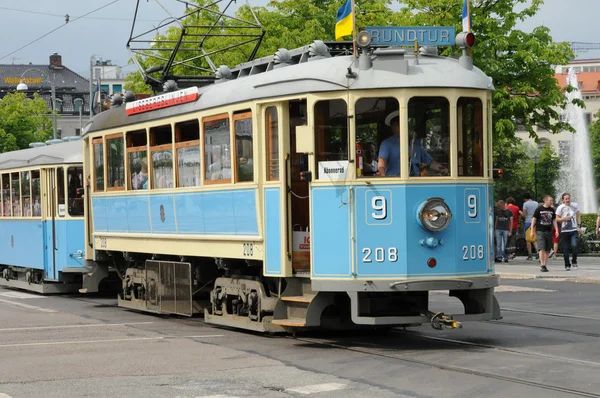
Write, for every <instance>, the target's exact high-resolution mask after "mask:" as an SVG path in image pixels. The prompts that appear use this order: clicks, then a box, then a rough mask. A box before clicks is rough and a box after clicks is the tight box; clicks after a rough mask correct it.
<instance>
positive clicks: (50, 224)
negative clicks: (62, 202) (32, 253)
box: [44, 169, 57, 279]
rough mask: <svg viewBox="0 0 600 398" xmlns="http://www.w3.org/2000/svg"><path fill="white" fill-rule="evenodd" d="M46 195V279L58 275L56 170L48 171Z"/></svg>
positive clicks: (54, 277)
mask: <svg viewBox="0 0 600 398" xmlns="http://www.w3.org/2000/svg"><path fill="white" fill-rule="evenodd" d="M45 188H46V194H45V199H44V208H45V217H44V238H45V242H46V244H45V245H44V247H45V253H44V258H45V260H46V261H45V265H46V266H45V271H46V276H45V279H57V275H56V170H55V169H46V187H45Z"/></svg>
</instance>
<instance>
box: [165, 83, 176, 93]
mask: <svg viewBox="0 0 600 398" xmlns="http://www.w3.org/2000/svg"><path fill="white" fill-rule="evenodd" d="M170 91H177V82H176V81H175V80H167V81H166V82H164V84H163V92H165V93H168V92H170Z"/></svg>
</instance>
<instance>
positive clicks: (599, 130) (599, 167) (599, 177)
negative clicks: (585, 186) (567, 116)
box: [589, 112, 600, 187]
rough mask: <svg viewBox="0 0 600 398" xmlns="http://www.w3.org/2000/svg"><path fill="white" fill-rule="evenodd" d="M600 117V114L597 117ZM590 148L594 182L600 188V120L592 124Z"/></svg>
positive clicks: (590, 128)
mask: <svg viewBox="0 0 600 398" xmlns="http://www.w3.org/2000/svg"><path fill="white" fill-rule="evenodd" d="M595 117H596V118H598V117H600V112H598V113H597V114H596V115H595ZM589 132H590V146H591V151H592V164H593V167H594V182H595V183H596V187H600V120H596V121H595V122H594V123H592V124H590V127H589Z"/></svg>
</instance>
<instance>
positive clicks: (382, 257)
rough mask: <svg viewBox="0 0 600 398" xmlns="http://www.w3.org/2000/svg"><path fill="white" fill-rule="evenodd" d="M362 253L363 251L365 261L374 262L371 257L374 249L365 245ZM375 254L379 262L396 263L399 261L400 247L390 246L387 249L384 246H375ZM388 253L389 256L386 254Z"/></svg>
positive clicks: (376, 260)
mask: <svg viewBox="0 0 600 398" xmlns="http://www.w3.org/2000/svg"><path fill="white" fill-rule="evenodd" d="M362 253H363V259H362V261H363V263H372V262H373V259H372V258H371V255H373V250H372V249H370V248H368V247H365V248H363V249H362ZM374 254H375V255H374V256H373V257H374V258H375V262H377V263H384V262H386V261H388V262H391V263H395V262H396V261H398V249H397V248H395V247H390V248H388V249H387V250H386V249H384V248H383V247H377V248H375V253H374ZM386 254H387V256H386Z"/></svg>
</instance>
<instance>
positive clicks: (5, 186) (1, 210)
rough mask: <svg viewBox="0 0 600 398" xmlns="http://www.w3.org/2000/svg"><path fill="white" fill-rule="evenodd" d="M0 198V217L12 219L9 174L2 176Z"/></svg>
mask: <svg viewBox="0 0 600 398" xmlns="http://www.w3.org/2000/svg"><path fill="white" fill-rule="evenodd" d="M1 184H2V186H1V188H2V190H1V191H0V196H1V197H2V202H1V206H0V216H2V217H10V214H11V212H10V176H9V175H8V174H2V180H1Z"/></svg>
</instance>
